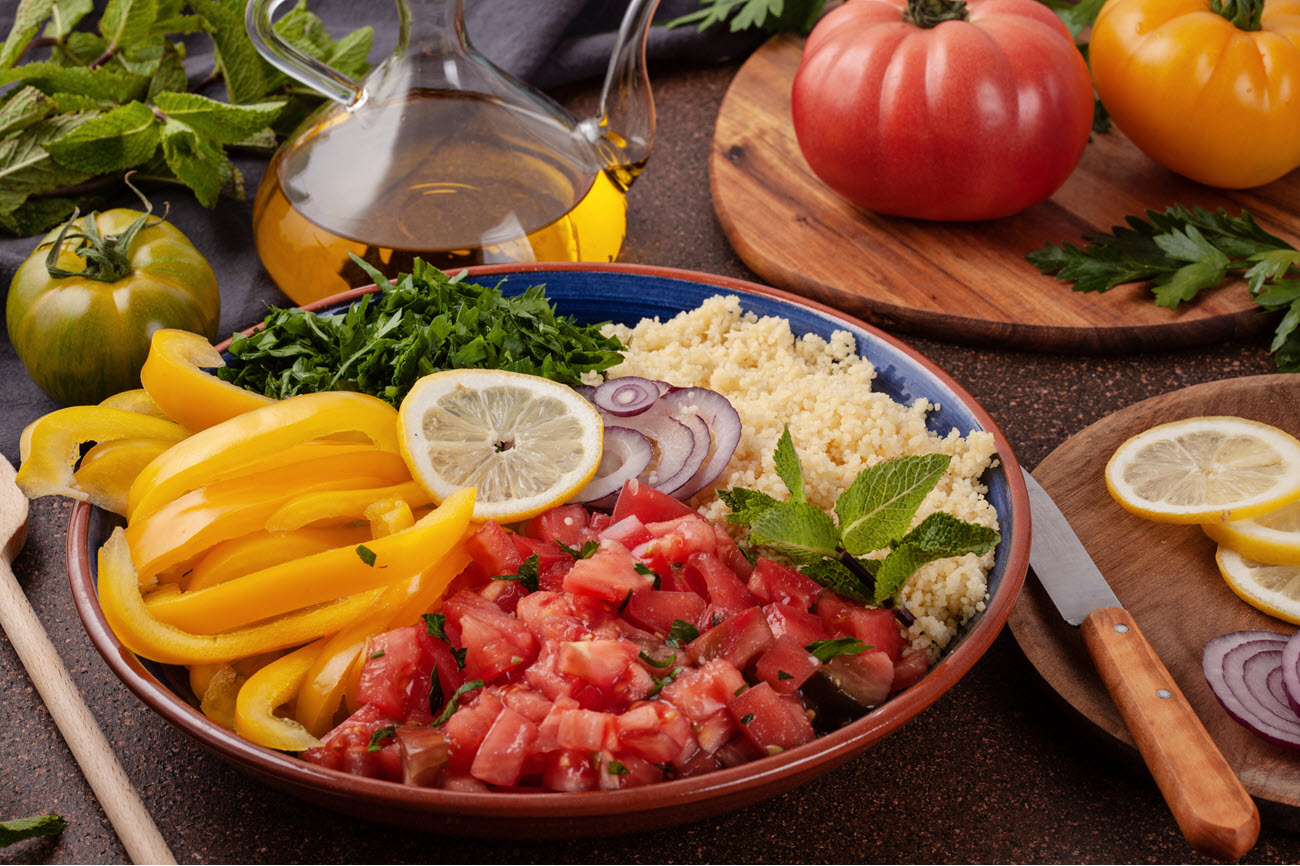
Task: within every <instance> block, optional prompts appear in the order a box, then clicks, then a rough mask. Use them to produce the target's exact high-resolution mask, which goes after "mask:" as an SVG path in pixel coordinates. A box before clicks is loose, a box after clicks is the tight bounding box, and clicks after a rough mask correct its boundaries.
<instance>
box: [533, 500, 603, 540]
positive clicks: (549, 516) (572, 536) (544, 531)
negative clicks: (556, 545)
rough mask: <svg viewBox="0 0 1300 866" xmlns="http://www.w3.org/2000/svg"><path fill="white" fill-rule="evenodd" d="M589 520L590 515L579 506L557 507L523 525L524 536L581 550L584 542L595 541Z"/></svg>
mask: <svg viewBox="0 0 1300 866" xmlns="http://www.w3.org/2000/svg"><path fill="white" fill-rule="evenodd" d="M590 520H591V513H590V512H588V511H587V509H586V508H584V507H583V506H581V505H577V504H574V505H557V506H556V507H554V508H552V509H550V510H548V511H543V512H542V513H541V514H539V515H537V516H536V517H533V518H530V519H529V521H528V522H527V523H526V524H524V535H527V536H530V537H532V538H539V539H542V540H543V541H558V542H561V543H563V544H565V545H567V546H569V547H576V548H581V547H582V543H583V542H584V541H595V540H596V531H595V530H593V529H592V528H591V526H590V525H589V524H590Z"/></svg>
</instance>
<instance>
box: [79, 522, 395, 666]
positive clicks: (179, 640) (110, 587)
mask: <svg viewBox="0 0 1300 866" xmlns="http://www.w3.org/2000/svg"><path fill="white" fill-rule="evenodd" d="M381 594H382V590H378V589H375V590H371V591H369V592H362V593H358V594H356V595H353V596H350V597H348V598H343V599H340V600H338V601H335V602H332V603H330V604H325V605H320V606H318V607H315V608H310V609H307V610H303V611H300V612H298V613H294V614H290V615H289V616H283V617H279V618H278V619H275V620H272V621H271V622H268V623H264V624H261V625H256V626H251V627H249V628H245V629H238V630H235V631H230V632H227V633H225V634H216V635H207V634H191V633H189V632H184V631H181V630H180V629H178V628H176V627H175V626H171V625H168V624H167V623H163V622H159V621H158V620H157V619H156V618H155V617H154V616H153V615H152V614H151V613H150V612H149V608H148V607H147V606H146V605H145V603H144V599H143V598H142V597H141V596H140V587H139V584H138V580H137V578H136V573H135V564H134V563H133V562H131V548H130V546H129V545H128V544H127V543H126V535H125V533H123V531H122V529H121V528H120V527H119V528H118V529H115V530H113V534H112V535H110V536H109V538H108V541H106V542H104V546H103V547H101V548H100V549H99V604H100V608H101V609H102V610H103V611H104V619H105V620H107V621H108V625H109V628H111V629H112V630H113V634H115V635H117V639H118V640H119V641H121V642H122V645H123V646H125V647H126V648H127V649H129V650H130V651H131V652H133V653H135V654H136V655H140V656H143V657H145V658H148V659H153V660H154V661H156V662H161V663H162V664H171V665H192V664H205V663H208V662H220V661H230V660H232V659H238V658H244V657H245V656H252V655H257V654H259V653H265V652H270V651H272V650H277V649H285V648H287V647H293V646H299V645H300V644H304V643H306V642H308V641H311V640H315V639H316V638H318V637H321V636H322V635H327V634H333V633H335V632H337V631H338V630H339V629H341V628H343V627H344V626H345V625H347V624H348V623H350V622H353V621H354V620H356V618H357V617H358V616H360V615H361V614H362V613H363V612H364V611H365V610H366V608H368V607H370V605H371V604H373V603H374V601H375V599H377V598H378V597H379V596H380V595H381Z"/></svg>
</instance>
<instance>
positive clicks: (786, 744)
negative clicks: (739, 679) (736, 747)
mask: <svg viewBox="0 0 1300 866" xmlns="http://www.w3.org/2000/svg"><path fill="white" fill-rule="evenodd" d="M729 709H730V710H731V715H732V718H734V719H735V720H736V722H737V723H738V724H739V725H740V729H741V730H742V731H744V733H745V736H746V737H748V738H749V740H750V741H751V742H752V743H753V744H754V745H756V746H758V747H759V748H760V749H763V750H764V751H766V752H767V753H768V754H771V753H772V752H773V751H774V750H784V749H792V748H794V747H795V746H801V745H803V744H804V743H807V742H811V741H812V739H813V737H815V736H816V734H815V733H814V732H813V727H812V723H811V722H810V721H808V714H807V713H806V712H805V711H804V706H803V701H801V700H800V699H799V698H797V697H794V696H791V695H781V694H777V693H776V691H775V690H774V689H773V688H772V687H771V686H770V685H768V684H767V683H759V684H758V685H756V686H751V687H750V688H748V689H745V690H744V691H743V692H741V693H740V694H739V695H736V696H735V697H734V698H733V699H732V701H731V704H730V705H729Z"/></svg>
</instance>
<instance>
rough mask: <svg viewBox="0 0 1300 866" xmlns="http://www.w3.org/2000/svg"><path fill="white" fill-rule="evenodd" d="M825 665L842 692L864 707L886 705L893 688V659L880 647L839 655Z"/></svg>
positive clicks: (824, 667)
mask: <svg viewBox="0 0 1300 866" xmlns="http://www.w3.org/2000/svg"><path fill="white" fill-rule="evenodd" d="M822 668H823V670H825V671H826V673H827V674H828V675H829V676H830V677H831V679H832V680H834V681H835V683H836V685H837V686H839V688H840V690H841V691H843V692H844V693H845V694H847V695H849V696H850V697H851V698H853V700H855V701H857V703H858V704H860V705H861V706H864V707H875V706H879V705H880V704H883V703H884V702H885V699H886V698H888V697H889V693H890V692H891V691H893V688H894V662H893V661H892V660H891V659H890V658H889V655H888V654H887V653H884V652H882V651H880V650H870V651H869V652H864V653H861V654H859V655H846V656H836V657H835V658H833V659H831V660H830V661H829V662H827V663H826V664H825V665H823V666H822Z"/></svg>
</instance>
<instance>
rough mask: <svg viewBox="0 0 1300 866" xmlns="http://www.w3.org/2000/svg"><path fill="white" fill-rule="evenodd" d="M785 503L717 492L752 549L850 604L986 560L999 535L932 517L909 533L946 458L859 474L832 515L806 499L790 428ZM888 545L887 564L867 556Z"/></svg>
mask: <svg viewBox="0 0 1300 866" xmlns="http://www.w3.org/2000/svg"><path fill="white" fill-rule="evenodd" d="M774 461H775V464H776V470H777V475H778V476H779V477H780V478H781V480H782V482H783V483H784V484H785V485H786V489H787V490H788V491H789V493H790V498H789V499H788V500H787V501H785V502H781V501H778V500H777V499H775V498H774V497H771V496H768V495H767V494H763V493H758V492H757V491H753V490H747V489H745V488H732V489H730V490H725V491H720V492H719V496H720V498H721V499H722V501H723V502H724V503H726V504H727V505H728V506H729V507H730V508H731V509H732V513H731V514H730V515H728V519H729V520H731V521H732V522H734V523H739V524H741V525H744V526H748V527H749V541H750V544H751V545H758V546H762V547H767V548H771V549H772V550H774V551H776V552H778V553H779V554H781V555H783V556H785V557H786V558H787V559H790V560H791V561H793V562H794V563H796V564H797V565H798V566H799V570H800V571H801V572H803V573H804V574H806V575H807V576H808V577H810V578H812V579H813V580H814V581H816V582H817V583H819V584H820V585H822V586H825V587H827V588H829V589H832V590H834V591H835V592H837V593H839V594H840V595H842V596H844V597H846V598H849V599H851V600H853V601H858V602H861V603H864V604H874V605H876V606H883V605H887V604H888V603H889V602H890V600H891V599H893V597H894V596H895V595H897V593H898V592H899V590H901V589H902V587H903V585H904V584H905V583H906V582H907V579H908V578H909V577H911V576H912V574H914V573H915V572H916V570H917V569H918V568H920V567H921V566H923V565H925V564H926V563H928V562H933V561H934V560H937V559H947V558H949V557H953V556H961V555H963V554H966V553H975V554H979V555H983V554H984V553H986V552H988V551H989V550H991V549H992V548H993V546H994V545H996V544H997V543H998V540H999V538H1000V536H999V534H998V533H997V532H996V531H995V530H992V529H989V528H988V527H985V526H979V525H978V524H974V523H968V522H966V521H962V520H958V519H957V518H956V517H953V516H952V515H950V514H946V513H944V512H936V513H934V514H931V515H930V516H928V517H926V518H925V519H924V520H922V521H921V523H920V524H918V525H917V526H916V528H915V529H910V530H909V527H910V526H911V524H912V521H913V519H914V518H915V517H916V512H917V511H918V510H919V509H920V507H921V505H922V503H924V501H925V498H926V497H927V496H928V495H929V494H930V491H931V490H933V489H934V487H935V485H936V484H938V483H939V479H940V478H941V477H943V473H944V472H945V471H946V470H947V468H948V465H949V463H950V462H951V458H949V457H948V456H947V455H944V454H922V455H907V456H903V457H897V458H894V459H893V460H887V461H883V462H881V463H878V464H876V465H875V466H872V467H870V468H868V469H864V470H863V471H862V472H860V473H858V476H857V477H856V478H855V479H854V480H853V483H852V484H850V485H849V487H848V489H847V490H845V491H844V492H843V493H841V494H840V495H839V497H838V498H837V499H836V501H835V506H834V511H835V518H838V523H837V521H836V519H834V518H832V516H831V515H830V514H828V513H827V512H825V511H822V510H821V509H820V508H818V507H817V506H815V505H812V504H811V503H809V502H807V499H806V494H805V491H804V476H803V467H802V464H801V462H800V460H799V456H798V453H797V452H796V451H795V449H794V445H793V443H792V441H791V438H790V430H789V428H788V427H787V428H786V429H785V430H783V431H782V433H781V437H780V439H779V440H778V441H777V447H776V452H775V455H774ZM886 548H888V549H889V552H888V553H887V554H886V555H885V557H884V559H883V560H882V559H878V558H872V559H868V558H866V557H867V555H868V554H873V553H876V552H877V551H880V550H884V549H886Z"/></svg>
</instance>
